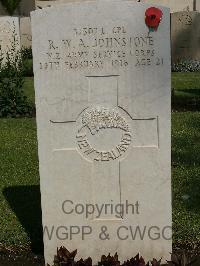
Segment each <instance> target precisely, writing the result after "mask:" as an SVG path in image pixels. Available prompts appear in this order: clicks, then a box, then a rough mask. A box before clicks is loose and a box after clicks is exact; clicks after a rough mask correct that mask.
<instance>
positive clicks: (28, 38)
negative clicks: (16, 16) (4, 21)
mask: <svg viewBox="0 0 200 266" xmlns="http://www.w3.org/2000/svg"><path fill="white" fill-rule="evenodd" d="M20 37H21V47H24V48H29V47H31V45H32V33H31V19H30V17H22V18H20Z"/></svg>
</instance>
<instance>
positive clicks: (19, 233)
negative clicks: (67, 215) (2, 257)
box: [0, 118, 41, 246]
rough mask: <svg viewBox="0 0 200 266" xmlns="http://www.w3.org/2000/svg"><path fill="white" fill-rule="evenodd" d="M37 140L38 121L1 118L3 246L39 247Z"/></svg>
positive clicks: (0, 238) (0, 219)
mask: <svg viewBox="0 0 200 266" xmlns="http://www.w3.org/2000/svg"><path fill="white" fill-rule="evenodd" d="M36 139H37V138H36V124H35V119H30V118H29V119H0V162H1V164H0V214H1V215H0V228H1V230H0V243H5V244H7V245H30V244H32V246H34V245H39V244H38V243H39V241H40V238H41V236H40V224H41V215H40V194H39V186H38V184H39V174H38V158H37V140H36ZM30 240H31V241H32V243H30ZM36 243H37V244H36Z"/></svg>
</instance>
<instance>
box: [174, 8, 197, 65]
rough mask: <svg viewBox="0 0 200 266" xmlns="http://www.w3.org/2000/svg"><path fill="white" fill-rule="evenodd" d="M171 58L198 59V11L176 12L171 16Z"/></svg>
mask: <svg viewBox="0 0 200 266" xmlns="http://www.w3.org/2000/svg"><path fill="white" fill-rule="evenodd" d="M171 35H172V42H171V43H172V60H173V62H177V61H179V60H185V59H194V60H198V59H200V45H199V44H200V43H199V40H200V13H199V12H195V11H194V12H177V13H174V14H172V17H171Z"/></svg>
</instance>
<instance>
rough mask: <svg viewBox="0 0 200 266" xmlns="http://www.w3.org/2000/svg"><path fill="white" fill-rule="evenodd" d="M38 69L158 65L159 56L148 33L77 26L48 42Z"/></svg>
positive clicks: (161, 62) (153, 40)
mask: <svg viewBox="0 0 200 266" xmlns="http://www.w3.org/2000/svg"><path fill="white" fill-rule="evenodd" d="M41 58H44V59H43V61H41V62H39V64H40V69H41V70H43V71H45V70H51V71H52V70H53V71H57V70H66V71H70V70H84V69H86V70H87V69H103V68H105V67H109V68H115V69H116V68H117V69H118V68H127V67H129V66H131V67H137V68H138V67H148V66H154V65H155V66H156V65H157V66H162V65H163V64H164V62H163V58H162V56H160V55H158V54H157V51H156V49H155V38H154V36H153V35H151V33H148V34H141V35H136V36H134V35H132V33H129V30H128V27H126V26H125V25H122V26H118V25H116V26H112V27H109V26H107V27H104V26H100V27H92V26H91V27H89V26H87V27H82V28H81V27H80V28H72V30H71V32H69V35H68V36H65V35H63V38H62V39H60V40H53V39H51V40H48V42H46V51H45V53H44V54H43V56H41Z"/></svg>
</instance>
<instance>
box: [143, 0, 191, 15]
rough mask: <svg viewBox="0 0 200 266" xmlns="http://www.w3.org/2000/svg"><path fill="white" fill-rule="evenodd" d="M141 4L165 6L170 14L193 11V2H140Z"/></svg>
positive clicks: (185, 0) (178, 0)
mask: <svg viewBox="0 0 200 266" xmlns="http://www.w3.org/2000/svg"><path fill="white" fill-rule="evenodd" d="M141 2H145V3H148V4H154V5H162V6H167V7H169V8H170V11H171V13H174V12H179V11H193V10H194V0H141Z"/></svg>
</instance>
